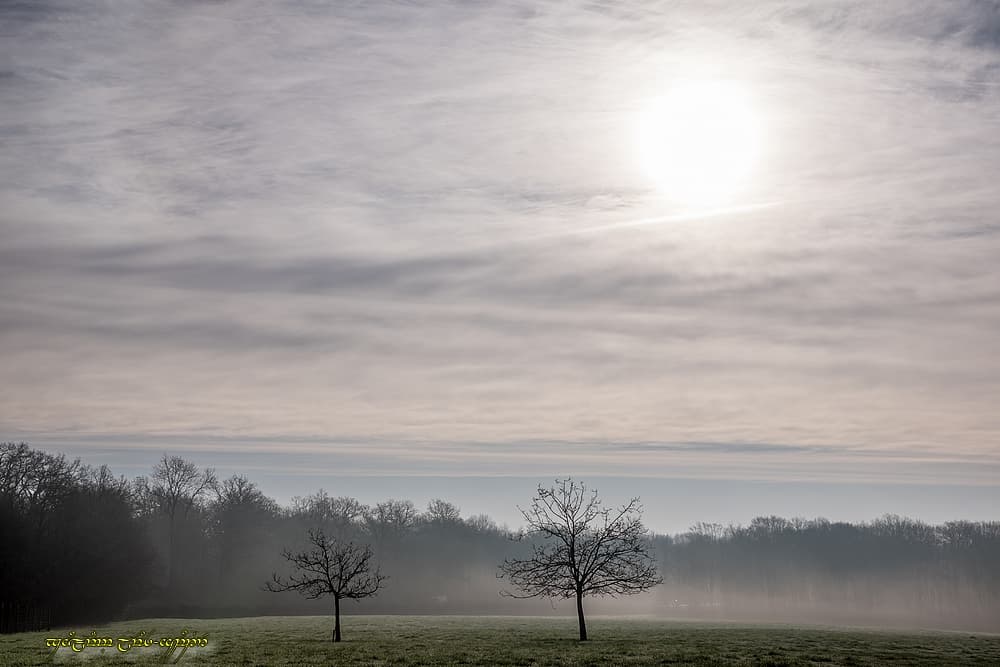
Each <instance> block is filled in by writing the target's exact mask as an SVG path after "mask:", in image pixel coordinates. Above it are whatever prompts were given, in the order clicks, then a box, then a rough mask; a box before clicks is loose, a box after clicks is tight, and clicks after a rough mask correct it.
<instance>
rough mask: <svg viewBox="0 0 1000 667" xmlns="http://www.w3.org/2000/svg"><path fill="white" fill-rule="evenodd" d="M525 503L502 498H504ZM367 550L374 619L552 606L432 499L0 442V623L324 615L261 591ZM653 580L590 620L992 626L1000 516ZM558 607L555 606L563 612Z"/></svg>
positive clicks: (515, 547) (773, 547) (783, 532)
mask: <svg viewBox="0 0 1000 667" xmlns="http://www.w3.org/2000/svg"><path fill="white" fill-rule="evenodd" d="M526 500H527V499H514V498H512V499H511V502H512V504H513V503H516V502H518V501H520V502H524V501H526ZM317 528H320V529H322V530H323V531H324V532H325V533H326V534H328V535H332V536H336V537H339V538H341V539H351V540H355V541H357V542H364V543H368V544H371V545H372V547H373V548H374V550H375V554H376V558H377V559H378V561H379V564H380V567H381V569H382V571H383V572H384V573H385V574H387V575H388V576H389V580H388V582H387V583H386V586H385V589H384V591H382V592H380V593H379V595H378V597H376V598H373V599H370V600H366V601H365V602H364V605H363V607H362V608H361V609H362V610H363V611H367V612H373V613H392V612H400V613H552V611H553V610H552V608H551V607H550V606H549V604H548V603H546V602H539V601H534V602H528V601H522V600H511V599H509V598H503V597H500V596H499V595H498V591H499V590H500V588H501V583H500V582H498V581H497V579H496V576H495V575H496V571H497V564H498V563H499V562H500V561H502V560H503V559H504V558H505V557H507V556H511V555H516V554H518V552H521V551H523V550H526V549H528V548H529V547H530V545H528V544H525V543H524V542H517V541H514V540H512V539H510V538H511V537H512V535H511V533H510V531H509V530H507V529H506V528H503V527H499V526H497V525H496V524H495V523H494V522H493V521H492V520H491V519H490V518H489V517H487V516H484V515H479V516H475V517H464V518H463V517H462V516H461V514H460V511H459V508H457V507H455V506H454V505H452V504H451V503H448V502H446V501H444V500H434V501H432V502H431V503H430V504H429V505H428V507H426V508H417V507H416V506H414V504H413V503H412V502H410V501H407V500H386V501H384V502H381V503H377V504H375V505H370V506H369V505H364V504H362V503H360V502H358V501H357V500H355V499H353V498H347V497H338V496H335V495H330V494H328V493H326V492H325V491H322V490H320V491H317V492H315V493H313V494H310V495H304V496H302V497H297V498H294V499H293V501H292V502H291V503H290V505H289V506H286V507H283V506H280V505H279V504H278V503H276V502H275V501H274V500H272V499H271V498H268V497H267V496H266V495H265V494H264V493H262V492H261V490H260V489H259V488H258V487H257V486H256V485H255V484H254V483H253V482H252V481H251V480H249V479H247V478H246V477H244V476H239V475H236V476H233V477H230V478H228V479H222V480H220V479H217V477H216V475H215V474H214V472H213V471H212V470H210V469H199V468H198V467H197V466H195V465H194V464H193V463H191V462H189V461H186V460H184V459H182V458H179V457H171V456H164V457H163V458H162V459H161V460H160V461H159V462H158V463H157V464H156V465H155V466H154V467H153V468H152V470H151V473H150V474H149V475H148V476H143V477H138V478H136V479H131V480H129V479H126V478H124V477H115V476H114V475H112V474H111V472H110V471H109V470H108V468H106V467H100V468H93V467H89V466H86V465H83V464H82V463H80V462H79V461H68V460H67V459H66V458H65V457H64V456H61V455H52V454H47V453H44V452H40V451H37V450H34V449H32V448H30V447H28V446H27V445H24V444H3V445H0V535H2V540H0V631H3V632H15V631H21V630H26V629H40V628H42V627H46V626H49V625H66V624H73V623H93V622H99V621H104V620H110V619H113V618H143V617H150V616H187V617H198V616H236V615H263V614H294V613H318V614H326V613H329V612H330V610H329V609H327V603H325V602H323V601H309V600H303V599H301V598H300V597H298V596H295V595H291V594H285V595H276V594H273V593H269V592H267V591H266V590H264V588H263V585H264V583H265V582H266V581H267V580H268V579H269V578H270V576H271V574H272V572H279V573H282V572H285V571H286V565H287V564H286V563H285V561H284V560H283V559H282V556H281V552H282V550H284V549H286V548H287V549H291V550H295V549H298V548H301V547H302V546H304V541H305V538H306V533H307V531H308V530H309V529H317ZM650 539H651V540H652V541H653V544H654V547H655V553H656V554H657V558H658V560H659V564H660V570H661V573H662V574H663V576H664V584H663V585H661V586H658V587H656V588H655V589H654V590H653V591H652V592H650V593H647V594H644V595H641V596H636V597H635V598H630V599H628V600H622V601H611V602H607V603H600V602H595V603H594V604H593V608H594V611H595V612H602V611H603V612H607V613H614V612H618V611H622V612H632V613H657V614H669V615H686V616H692V617H701V618H704V617H710V616H718V617H733V616H740V615H746V616H748V617H753V618H758V619H759V618H773V619H775V620H800V619H802V618H805V617H810V616H811V617H813V618H815V620H836V621H838V622H845V621H846V622H852V623H861V622H892V621H894V620H899V621H900V622H914V621H919V622H921V623H927V624H934V625H939V626H955V627H969V628H984V629H989V628H990V627H992V628H994V629H995V628H996V627H1000V625H998V623H997V621H998V618H1000V523H998V522H989V523H972V522H961V521H958V522H950V523H947V524H944V525H941V526H929V525H927V524H924V523H921V522H919V521H913V520H909V519H901V518H898V517H884V518H882V519H878V520H876V521H873V522H871V523H865V524H846V523H831V522H828V521H825V520H822V519H818V520H812V521H805V520H785V519H781V518H777V517H766V518H758V519H755V520H754V521H753V522H751V524H750V525H749V526H730V527H722V526H718V525H709V524H697V525H696V526H695V527H694V528H693V529H692V530H691V531H690V532H689V533H686V534H684V535H678V536H673V537H669V536H651V538H650ZM558 611H561V612H563V613H566V612H567V610H566V609H559V610H558Z"/></svg>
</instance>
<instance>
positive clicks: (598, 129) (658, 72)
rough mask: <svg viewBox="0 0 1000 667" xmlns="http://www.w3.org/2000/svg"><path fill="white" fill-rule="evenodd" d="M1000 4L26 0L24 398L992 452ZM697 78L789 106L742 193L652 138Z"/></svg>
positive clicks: (768, 112)
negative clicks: (660, 170)
mask: <svg viewBox="0 0 1000 667" xmlns="http://www.w3.org/2000/svg"><path fill="white" fill-rule="evenodd" d="M997 16H998V13H997V6H996V4H995V3H985V2H956V3H948V4H941V3H922V4H920V3H918V4H916V5H914V4H912V3H880V4H878V5H872V4H870V3H841V4H838V5H836V6H832V5H829V4H828V3H822V2H815V3H805V4H797V5H795V6H794V7H789V6H788V5H787V4H786V3H771V4H768V3H765V4H758V5H754V6H753V7H750V6H746V5H738V4H733V3H702V2H698V3H693V2H692V3H673V4H671V5H669V6H665V5H663V4H662V3H654V2H641V1H639V0H635V1H633V2H628V3H584V2H579V3H575V2H570V3H556V4H538V3H527V2H518V1H515V2H509V3H392V2H370V3H356V4H351V3H335V4H330V3H325V2H324V3H320V2H308V1H305V0H287V1H282V2H263V1H259V2H258V1H254V0H245V1H231V2H216V3H200V2H132V3H128V4H127V5H121V4H114V3H107V2H102V1H98V0H78V1H74V2H63V1H55V0H52V1H47V2H37V3H13V2H7V3H3V4H2V6H0V26H2V28H0V30H2V33H3V35H4V39H3V41H2V46H0V73H2V74H0V104H2V105H3V107H4V109H5V114H4V118H3V119H2V120H0V142H2V143H3V146H4V150H3V151H0V210H2V211H3V212H2V213H0V234H2V236H3V241H4V242H3V244H2V246H0V366H2V367H3V368H4V369H5V370H4V373H3V379H4V380H5V382H4V383H3V385H2V388H0V433H2V431H3V430H6V431H7V432H8V433H10V434H11V437H14V436H15V434H16V435H17V437H25V438H31V437H32V436H35V437H37V438H44V437H48V436H51V434H53V433H61V434H64V435H65V434H67V433H74V434H76V436H77V437H81V438H82V437H85V436H87V437H89V436H93V437H98V438H101V437H103V438H108V439H114V438H116V437H120V436H122V435H123V434H128V437H129V439H130V441H132V442H135V443H140V442H141V441H143V439H144V438H146V439H150V440H151V441H152V440H154V439H155V438H156V437H159V436H162V435H163V434H169V435H170V436H171V437H176V438H185V437H188V436H190V435H191V434H211V435H213V436H217V437H224V438H233V439H240V438H244V439H251V438H264V439H265V440H267V441H269V442H273V443H274V447H275V448H280V447H282V446H284V445H282V443H288V442H289V441H290V440H292V439H294V438H318V439H319V440H320V441H322V442H323V443H326V444H323V445H317V447H321V448H322V447H326V448H328V449H329V450H330V451H340V450H342V449H343V447H344V446H345V445H344V444H343V443H344V439H345V438H362V439H364V438H370V439H374V440H376V441H378V442H384V441H394V442H398V443H416V444H415V445H414V447H416V446H417V445H419V448H418V449H415V450H413V451H415V452H418V453H422V455H423V456H425V458H424V463H421V464H419V465H420V467H421V469H422V470H425V471H433V470H434V469H435V466H437V467H439V468H441V469H445V468H447V469H449V470H450V469H452V468H449V466H452V467H453V468H454V469H456V470H458V469H460V470H463V471H465V472H469V471H475V470H477V469H481V470H487V469H489V470H496V469H497V468H496V467H495V466H494V467H493V468H490V467H489V466H491V465H494V464H492V463H491V464H489V465H487V464H486V463H482V461H483V460H484V459H483V458H482V456H481V455H480V454H481V452H488V451H491V449H490V448H491V445H490V443H495V444H497V447H500V448H501V449H504V448H507V447H513V446H514V444H512V443H519V442H522V443H523V442H535V441H538V440H541V441H543V442H545V443H550V444H547V445H546V444H540V445H538V447H537V448H536V449H533V450H532V452H536V450H537V452H545V451H548V452H550V454H549V459H545V460H546V461H547V463H545V465H552V466H555V465H556V463H558V464H559V465H564V466H567V467H573V466H574V465H576V466H577V467H578V468H580V469H584V468H586V467H587V466H588V465H594V466H598V465H600V466H603V465H606V462H607V460H608V458H607V457H608V456H609V455H608V454H607V452H609V451H614V452H615V454H614V456H615V457H620V459H616V461H617V460H620V463H617V464H616V465H618V466H620V470H619V472H621V473H622V474H628V473H630V471H631V472H633V473H634V472H637V471H640V470H642V469H644V468H646V467H647V466H648V465H650V464H649V462H650V461H651V460H653V459H655V460H657V461H660V460H661V459H659V458H656V457H658V456H661V455H662V457H664V458H663V459H662V462H663V465H664V466H666V464H667V463H666V462H668V461H670V460H674V461H679V460H680V458H683V459H684V461H687V462H686V463H684V464H683V465H685V466H690V467H691V470H695V469H697V470H700V471H703V472H705V471H707V472H706V474H708V473H709V472H711V471H715V472H714V474H717V475H720V476H725V475H731V474H751V472H752V471H751V470H750V467H752V465H753V464H751V463H749V462H748V461H749V459H747V458H745V457H750V456H765V455H766V456H767V457H769V458H768V463H767V465H768V466H771V468H770V469H773V470H775V471H778V472H775V473H774V474H787V475H789V476H794V477H796V478H800V477H802V476H809V475H818V476H822V475H824V474H825V475H859V476H860V475H864V474H868V473H867V472H866V471H868V470H869V469H870V466H871V465H872V463H871V462H872V460H873V458H872V457H874V460H877V461H878V465H881V466H886V468H884V469H882V470H881V471H880V472H879V475H880V476H881V477H883V478H884V477H891V474H890V473H888V472H885V470H889V469H890V468H889V467H890V466H892V465H894V462H895V461H897V458H896V457H897V453H898V452H903V453H905V454H906V455H909V456H915V457H919V456H924V457H931V458H934V457H938V458H945V457H947V456H950V455H952V454H956V455H960V456H962V457H974V456H978V457H981V458H982V460H983V461H985V462H987V463H988V464H989V465H994V464H995V463H996V462H997V461H998V460H1000V459H998V457H1000V449H998V446H997V442H1000V439H998V437H997V436H998V435H1000V421H998V418H997V417H996V411H995V406H994V405H993V402H994V401H992V400H991V399H992V397H993V396H995V395H997V392H998V390H1000V381H998V380H997V378H1000V358H998V357H997V355H996V353H995V342H994V341H993V338H994V337H995V336H994V333H993V332H995V331H997V330H998V328H1000V293H998V290H997V285H998V284H1000V281H998V275H997V271H998V269H997V267H996V257H997V256H998V252H1000V233H998V232H1000V227H998V226H997V223H996V215H995V211H996V210H997V205H998V204H1000V201H998V195H997V191H996V186H995V183H994V180H995V174H996V173H997V170H998V168H1000V120H998V118H997V115H996V108H997V104H998V102H1000V53H998V51H997V49H996V46H997V40H996V34H997V30H996V27H997V25H996V24H997V21H996V19H997ZM692 77H724V78H732V79H737V80H739V81H742V82H743V83H745V85H746V86H747V88H748V89H749V90H750V91H751V93H752V94H753V97H754V99H755V101H756V104H757V105H758V106H759V108H760V113H761V116H762V118H763V120H764V124H765V131H766V137H767V140H766V146H765V151H764V156H763V161H762V164H761V165H760V167H759V169H758V171H757V173H756V176H755V178H754V182H753V183H752V187H751V188H750V190H749V191H748V192H747V194H746V198H745V200H741V201H736V202H733V203H732V204H733V205H732V206H731V207H730V208H731V210H729V211H728V212H727V213H726V214H724V215H716V214H712V213H711V212H710V211H702V212H700V213H699V212H695V213H694V214H691V212H690V211H684V210H679V209H677V207H675V206H672V205H671V204H670V203H669V202H667V201H665V200H664V198H663V196H662V195H661V193H658V192H656V191H655V190H653V189H652V188H651V186H650V184H649V183H648V182H647V181H646V179H645V177H644V175H643V174H642V173H641V172H640V170H639V168H638V166H637V164H636V163H637V160H636V156H635V148H634V136H633V125H634V121H635V117H636V114H637V113H638V112H639V111H640V110H641V109H642V108H643V105H644V104H646V103H647V102H648V101H649V100H650V99H652V98H654V97H655V96H656V95H658V94H659V93H660V92H662V89H663V87H664V86H667V85H669V83H670V82H671V81H673V80H675V79H677V78H692ZM764 204H766V206H765V205H764ZM637 222H642V223H643V224H636V223H637ZM433 442H441V443H449V442H461V443H466V444H465V445H463V446H462V447H461V448H460V450H455V451H458V452H459V453H455V452H454V451H452V450H449V453H448V455H447V456H448V457H453V458H448V462H447V463H446V462H444V460H443V459H442V458H441V456H439V455H438V454H439V453H437V454H436V453H435V451H436V450H434V448H433V447H432V445H431V444H428V443H433ZM469 443H471V444H469ZM551 443H568V444H565V445H557V444H551ZM573 443H576V444H573ZM580 443H606V444H607V447H605V448H602V447H604V445H602V446H601V447H598V445H592V444H580ZM614 443H620V444H619V445H617V446H616V445H614ZM621 443H626V444H621ZM627 443H702V444H700V445H698V446H696V447H695V446H692V447H687V446H686V445H683V446H681V445H676V444H669V445H663V444H660V445H656V446H655V447H653V446H647V445H634V446H633V445H628V444H627ZM706 443H707V444H706ZM711 443H732V444H725V445H724V446H723V445H718V444H711ZM753 443H779V444H778V445H776V446H775V447H776V449H775V450H774V451H773V452H771V450H769V449H768V450H766V451H763V450H761V447H762V445H759V444H758V445H755V444H753ZM366 446H369V445H366ZM371 446H373V445H371ZM401 446H403V445H401ZM574 447H576V449H573V448H574ZM338 448H339V449H338ZM504 451H506V450H504ZM518 451H519V452H520V450H518ZM560 452H565V456H564V455H563V454H562V453H560ZM573 452H575V453H576V455H577V456H578V458H577V459H576V460H577V461H578V463H574V462H573V461H574V459H573ZM595 452H596V453H595ZM520 453H523V452H520ZM520 453H519V454H518V455H520ZM392 455H393V456H395V453H393V454H392ZM511 456H514V455H513V454H512V455H511ZM532 456H533V457H534V458H532V459H530V460H531V461H535V462H536V463H538V461H539V460H541V459H539V457H541V456H542V454H539V453H534V454H532ZM824 456H830V457H835V458H837V461H839V462H842V464H843V466H844V467H843V469H836V468H835V467H831V465H829V464H828V462H827V461H826V460H825V459H823V457H824ZM588 457H589V458H588ZM671 457H672V458H671ZM678 457H680V458H678ZM727 457H728V458H727ZM418 458H419V457H418ZM446 458H447V457H446ZM389 460H390V458H389V455H388V454H386V456H384V457H381V456H377V457H376V458H375V459H373V461H369V462H368V463H366V464H365V465H366V466H369V467H368V468H366V470H376V469H378V468H379V466H381V467H382V468H387V467H390V463H389ZM503 460H504V463H503V465H504V466H508V468H504V469H505V470H514V468H516V464H515V463H512V462H511V461H514V460H515V459H514V458H511V459H506V458H504V459H503ZM934 460H937V459H934ZM963 461H965V459H963ZM407 465H413V466H417V465H418V463H417V462H416V461H415V460H414V461H410V462H409V463H408V464H407ZM497 465H499V464H497ZM524 465H525V466H526V467H531V466H532V465H534V464H532V463H528V462H526V463H525V464H524ZM657 465H660V464H659V463H658V464H657ZM838 465H840V463H838ZM477 466H479V468H477ZM394 470H395V468H394ZM956 470H957V472H955V473H954V475H955V479H969V480H973V479H979V478H978V477H977V475H976V473H975V470H974V469H973V468H972V467H971V466H969V465H968V464H967V463H962V466H960V467H959V468H956ZM397 472H398V471H397ZM692 474H694V473H692ZM699 474H700V473H699ZM754 474H756V473H754ZM899 474H903V473H902V472H900V473H899ZM921 474H924V473H923V472H922V473H921ZM963 476H964V477H963Z"/></svg>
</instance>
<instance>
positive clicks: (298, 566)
mask: <svg viewBox="0 0 1000 667" xmlns="http://www.w3.org/2000/svg"><path fill="white" fill-rule="evenodd" d="M309 543H310V544H311V545H312V546H311V548H310V549H308V550H306V551H301V552H299V553H292V552H291V551H289V550H287V549H286V550H285V551H284V552H282V555H283V556H284V557H285V560H287V561H288V562H290V563H291V564H292V565H293V566H294V568H295V572H293V573H292V574H291V575H289V576H288V578H287V579H282V578H281V577H279V576H278V575H277V573H275V574H273V575H272V577H271V581H269V582H267V584H266V587H267V590H269V591H271V592H273V593H280V592H283V591H298V592H299V593H301V594H302V595H304V596H305V597H307V598H309V599H310V600H314V599H316V598H320V597H322V596H324V595H332V596H333V608H334V616H335V620H334V625H333V638H332V641H335V642H339V641H340V601H341V600H360V599H362V598H367V597H371V596H373V595H375V594H376V593H377V592H378V590H379V588H381V587H382V582H383V581H385V579H386V577H385V576H383V575H382V574H381V573H380V572H379V569H378V566H377V565H376V566H374V567H373V564H372V556H373V552H372V548H371V547H370V546H368V545H367V544H365V545H359V544H355V543H354V542H343V541H339V540H336V539H332V538H328V537H327V536H326V535H324V534H323V531H321V530H319V531H312V530H310V531H309Z"/></svg>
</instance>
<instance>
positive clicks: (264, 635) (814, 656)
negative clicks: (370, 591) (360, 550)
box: [0, 616, 1000, 665]
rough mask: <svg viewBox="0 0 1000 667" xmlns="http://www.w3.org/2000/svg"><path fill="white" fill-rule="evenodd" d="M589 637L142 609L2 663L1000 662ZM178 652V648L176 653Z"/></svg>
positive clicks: (671, 638) (619, 634)
mask: <svg viewBox="0 0 1000 667" xmlns="http://www.w3.org/2000/svg"><path fill="white" fill-rule="evenodd" d="M588 626H589V630H590V634H591V637H592V639H591V641H588V642H585V643H580V642H578V641H576V640H575V639H574V637H575V633H576V620H575V619H571V618H565V619H564V618H539V617H509V616H507V617H503V616H501V617H488V616H476V617H460V616H346V617H345V618H344V641H343V642H341V643H340V644H333V643H331V642H330V641H329V639H330V630H331V627H332V619H331V618H329V617H319V616H295V617H293V616H275V617H261V618H230V619H212V620H198V619H189V620H180V619H145V620H141V621H127V622H122V623H114V624H111V625H106V626H98V627H79V628H72V629H69V628H67V629H64V630H60V631H58V632H57V631H52V632H34V633H22V634H17V635H0V665H46V664H53V663H55V664H65V663H82V664H88V665H97V664H129V665H137V664H140V665H141V664H161V663H162V662H163V657H164V654H165V652H166V649H162V648H159V647H158V646H151V647H148V648H134V649H131V650H130V651H129V652H128V653H125V654H121V653H119V652H118V650H117V649H116V648H111V649H104V653H103V654H102V653H101V649H97V648H86V649H83V650H82V651H81V652H79V653H78V654H74V653H73V652H72V651H71V650H70V649H67V648H60V649H58V651H57V652H56V653H55V654H54V655H53V654H52V653H51V651H52V649H49V648H46V646H45V639H46V638H47V637H66V636H67V633H68V632H69V631H70V630H74V631H75V632H76V635H77V636H78V637H84V636H87V635H90V633H91V631H92V630H96V631H97V636H99V637H104V636H107V637H112V638H115V639H116V640H117V638H118V637H132V636H135V635H136V634H138V633H139V632H140V631H145V632H146V636H147V637H151V638H153V639H159V638H160V637H171V636H176V635H177V633H180V632H181V631H182V629H187V630H188V636H205V637H207V638H208V647H207V648H206V649H199V650H198V651H195V650H194V649H190V650H189V652H188V653H187V654H186V655H184V656H183V657H182V658H181V660H180V664H189V665H196V664H212V665H341V664H344V665H347V664H362V665H605V664H619V665H652V664H658V665H662V664H681V665H741V664H742V665H881V664H892V665H976V664H980V665H1000V635H992V634H986V635H982V634H969V633H955V632H930V631H927V632H897V631H877V630H860V629H854V628H851V629H838V628H827V627H816V626H810V627H792V626H784V625H737V624H721V623H693V622H673V621H663V620H654V619H648V618H629V619H621V618H593V619H590V620H589V623H588ZM174 656H176V653H175V654H174Z"/></svg>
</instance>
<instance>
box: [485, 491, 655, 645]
mask: <svg viewBox="0 0 1000 667" xmlns="http://www.w3.org/2000/svg"><path fill="white" fill-rule="evenodd" d="M518 509H521V508H518ZM641 512H642V506H641V505H640V504H639V499H638V498H632V500H630V501H629V502H628V503H626V504H624V505H622V506H621V507H619V508H617V509H610V508H605V507H603V506H602V504H601V500H600V498H599V497H598V495H597V491H590V492H588V490H587V488H586V486H584V485H583V484H582V483H578V482H575V481H573V480H572V479H565V480H556V485H555V486H554V487H552V488H548V489H546V488H544V487H542V486H541V485H539V486H538V495H537V496H535V498H534V500H533V501H532V503H531V507H530V508H529V509H527V510H525V509H521V514H522V515H523V516H524V520H525V521H526V522H527V526H526V528H525V529H524V530H522V531H521V533H520V534H519V535H518V539H521V540H526V539H531V540H533V541H534V543H533V544H532V545H531V548H532V553H531V556H530V557H529V558H523V559H520V558H508V559H506V560H505V561H504V562H503V563H502V564H501V565H500V572H499V574H498V576H499V577H501V578H506V579H507V580H508V581H509V582H510V583H511V584H512V585H513V586H514V587H515V588H516V589H518V590H519V591H520V592H519V593H516V592H510V591H503V594H505V595H508V596H510V597H518V598H529V597H556V598H565V599H569V598H572V597H575V598H576V612H577V616H578V618H579V622H580V640H581V641H584V640H586V639H587V622H586V620H585V619H584V616H583V598H584V597H585V596H587V595H597V596H608V595H610V596H617V595H632V594H634V593H639V592H641V591H644V590H646V589H648V588H650V587H652V586H655V585H656V584H659V583H661V582H662V581H663V579H661V578H660V577H659V576H658V575H657V573H656V562H655V561H654V560H653V558H652V557H651V556H650V554H649V552H648V550H647V542H646V529H645V528H644V527H643V525H642V521H641V520H640V515H641Z"/></svg>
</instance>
